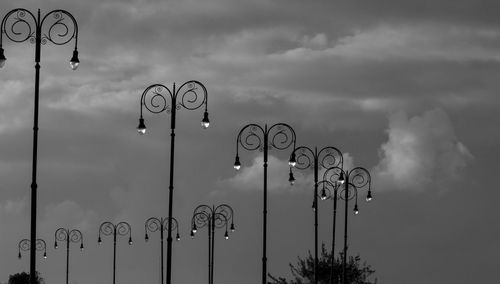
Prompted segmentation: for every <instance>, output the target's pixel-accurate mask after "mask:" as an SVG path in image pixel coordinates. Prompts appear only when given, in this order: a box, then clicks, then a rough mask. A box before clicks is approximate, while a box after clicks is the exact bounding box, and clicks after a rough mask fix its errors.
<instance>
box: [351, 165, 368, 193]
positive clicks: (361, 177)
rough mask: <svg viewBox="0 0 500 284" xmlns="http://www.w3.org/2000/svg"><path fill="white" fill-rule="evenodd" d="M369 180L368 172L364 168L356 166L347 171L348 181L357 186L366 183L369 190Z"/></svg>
mask: <svg viewBox="0 0 500 284" xmlns="http://www.w3.org/2000/svg"><path fill="white" fill-rule="evenodd" d="M371 180H372V178H371V175H370V172H369V171H368V170H367V169H365V168H362V167H356V168H354V169H352V170H351V171H350V172H349V181H350V182H351V183H352V184H353V185H354V186H355V187H357V188H361V187H365V186H366V185H368V190H370V187H371Z"/></svg>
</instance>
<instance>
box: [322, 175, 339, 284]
mask: <svg viewBox="0 0 500 284" xmlns="http://www.w3.org/2000/svg"><path fill="white" fill-rule="evenodd" d="M338 185H339V183H331V182H329V181H327V180H322V181H320V182H318V187H320V186H322V188H321V193H320V194H319V198H320V199H321V200H327V199H332V200H333V222H332V228H333V229H332V250H331V256H332V259H331V262H330V284H335V283H336V282H337V281H336V278H337V277H338V276H336V275H335V273H334V269H333V268H334V265H335V227H336V219H337V199H338V197H337V189H338V187H339V186H338Z"/></svg>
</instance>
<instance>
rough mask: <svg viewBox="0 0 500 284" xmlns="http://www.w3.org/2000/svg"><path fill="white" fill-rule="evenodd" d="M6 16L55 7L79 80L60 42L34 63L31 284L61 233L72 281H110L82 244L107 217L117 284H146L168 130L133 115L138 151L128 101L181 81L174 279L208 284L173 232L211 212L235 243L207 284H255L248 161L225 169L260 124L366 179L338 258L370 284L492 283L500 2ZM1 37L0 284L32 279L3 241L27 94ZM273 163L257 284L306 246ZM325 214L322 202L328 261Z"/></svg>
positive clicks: (23, 189) (140, 3)
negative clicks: (72, 37) (190, 107)
mask: <svg viewBox="0 0 500 284" xmlns="http://www.w3.org/2000/svg"><path fill="white" fill-rule="evenodd" d="M18 7H22V8H27V9H29V10H31V11H33V12H35V11H36V9H38V8H40V9H42V14H44V13H47V12H48V11H51V10H53V9H65V10H67V11H69V12H71V13H72V14H73V15H74V17H75V18H76V20H77V22H78V24H79V29H80V34H79V42H78V49H79V51H80V60H81V65H80V68H79V69H78V70H77V71H71V70H70V68H69V59H70V58H71V54H72V48H73V45H72V44H68V45H66V46H61V47H59V46H54V45H53V44H50V43H49V44H47V45H45V46H43V47H42V62H41V65H42V68H41V88H40V90H41V96H40V97H41V101H40V132H39V164H38V166H39V167H38V186H39V194H38V197H39V198H38V205H39V206H38V236H39V237H41V238H44V239H45V240H46V241H47V244H48V246H49V247H48V255H49V258H48V259H47V260H43V259H42V258H41V257H40V256H39V258H38V259H37V269H38V270H39V271H41V273H42V275H43V277H45V278H46V281H47V283H63V281H64V269H65V259H64V257H65V253H64V251H63V250H60V249H59V250H54V249H53V247H52V244H53V242H54V232H55V230H56V229H57V228H59V227H65V228H70V229H72V228H76V229H80V230H81V231H82V232H83V234H84V242H85V247H86V250H85V251H84V252H83V253H80V252H79V250H78V245H74V246H72V250H71V257H70V258H71V259H70V264H71V267H70V282H71V283H78V284H85V283H109V282H111V277H112V238H103V244H102V245H101V246H99V247H98V246H97V234H98V227H99V225H100V224H101V223H102V222H104V221H112V222H119V221H127V222H129V223H130V224H131V225H132V234H133V236H132V237H133V238H134V244H133V245H132V246H128V244H127V240H126V239H125V238H123V239H119V242H118V251H117V256H118V262H117V281H118V282H120V283H124V284H127V283H155V282H156V283H158V282H159V268H160V266H159V252H158V248H159V235H158V234H152V235H150V239H151V240H150V242H149V243H145V242H144V239H143V236H144V222H145V220H146V219H147V218H149V217H151V216H157V217H161V216H166V215H167V201H168V195H167V186H168V171H169V166H168V165H169V164H168V161H169V149H170V136H169V132H170V130H169V128H170V118H169V116H168V115H166V114H159V115H154V114H151V113H145V119H146V123H147V126H148V134H147V135H145V136H139V135H138V134H137V131H136V127H137V124H138V116H139V100H140V95H141V93H142V91H143V90H144V89H145V88H146V87H147V86H149V85H151V84H154V83H162V84H165V85H167V86H171V85H172V84H173V83H174V82H176V83H177V84H181V83H183V82H185V81H188V80H192V79H194V80H198V81H200V82H202V83H203V84H204V85H205V86H206V88H207V90H208V100H209V110H208V111H209V113H210V120H211V125H210V128H209V129H207V130H203V129H201V127H200V120H201V118H202V116H203V110H197V111H186V110H180V111H179V112H178V114H177V129H176V139H177V140H176V152H175V156H176V162H175V193H174V216H175V217H176V218H177V219H178V220H179V222H180V228H181V231H180V234H181V237H182V240H181V241H180V242H175V243H174V246H173V249H174V251H173V260H174V261H173V280H174V283H204V282H205V281H206V278H207V274H208V272H207V254H208V248H207V236H206V229H202V230H200V232H201V233H200V234H199V235H197V236H196V238H195V239H190V238H189V229H190V228H189V222H190V220H191V216H192V212H193V210H194V208H195V207H196V206H197V205H199V204H208V205H212V204H214V205H218V204H221V203H227V204H229V205H231V206H232V207H233V208H234V211H235V225H236V227H237V231H236V232H235V233H234V234H232V235H231V238H230V239H229V240H227V241H226V240H224V239H223V231H217V232H216V243H215V281H216V282H217V283H221V284H222V283H224V284H229V283H239V284H255V283H259V281H260V279H261V278H260V277H261V250H262V240H261V236H262V223H261V222H262V214H261V212H262V178H263V176H262V153H260V152H246V151H242V152H241V153H240V159H241V162H242V164H243V166H242V169H241V171H240V172H235V171H234V170H233V167H232V165H233V162H234V155H235V152H234V150H235V141H236V136H237V134H238V131H239V129H240V128H241V127H243V126H244V125H246V124H248V123H259V124H261V125H263V124H265V123H268V124H274V123H277V122H284V123H287V124H289V125H291V126H292V127H293V128H294V129H295V132H296V133H297V143H298V146H299V145H305V146H309V147H314V146H318V147H319V148H321V147H324V146H334V147H337V148H338V149H340V150H341V151H343V152H344V154H345V156H346V157H347V159H346V160H349V164H351V165H354V166H363V167H365V168H367V169H369V170H370V172H371V174H372V177H373V181H372V190H373V195H374V199H373V202H371V203H368V204H366V203H364V202H362V203H360V214H359V215H357V216H354V215H351V216H349V218H350V219H349V222H350V223H349V252H350V253H352V254H359V255H360V256H361V258H362V259H363V260H366V261H367V263H368V264H370V265H372V267H373V268H374V269H375V270H376V277H377V278H378V280H379V283H384V284H400V283H405V284H424V283H425V284H434V283H436V284H437V283H493V282H497V278H498V270H499V269H500V266H499V265H498V263H499V262H498V259H497V258H498V255H500V228H499V226H498V219H497V216H498V213H497V212H496V210H495V207H496V201H497V200H498V199H499V198H500V192H499V191H498V190H496V189H497V187H498V182H497V181H496V180H495V176H497V173H496V170H497V169H498V167H497V166H496V165H497V157H498V156H499V152H500V148H499V147H498V145H500V134H499V133H500V132H499V131H498V125H499V124H500V116H499V115H498V113H499V111H500V97H499V96H498V93H499V92H500V80H499V78H500V21H499V17H498V9H499V8H500V7H499V4H498V3H497V1H493V0H484V1H472V0H443V1H408V0H380V1H326V0H315V1H300V0H251V1H250V0H247V1H245V0H168V1H163V0H86V1H73V0H72V1H67V0H64V1H63V0H37V1H34V0H31V1H29V0H16V1H2V2H1V3H0V13H1V16H2V17H3V16H4V15H5V14H6V13H7V12H8V11H10V10H11V9H14V8H18ZM3 40H4V42H3V47H4V49H5V55H6V57H7V58H8V59H7V62H6V65H5V67H4V68H3V69H1V70H0V232H1V234H0V282H6V281H7V280H8V276H9V274H14V273H17V272H20V271H29V255H28V253H24V254H23V258H22V259H21V260H19V259H17V244H18V242H19V240H21V239H23V238H28V237H29V231H30V227H29V215H30V183H31V157H32V152H31V151H32V133H33V132H32V127H33V91H34V68H33V65H34V63H33V62H34V46H33V45H32V44H30V43H29V42H25V43H21V44H19V43H13V42H11V41H9V40H8V39H6V38H5V37H4V39H3ZM288 155H289V152H288V151H271V152H270V159H269V160H270V164H269V190H270V192H269V219H268V221H269V230H268V237H269V240H268V271H269V272H270V273H271V274H273V275H277V276H284V277H289V276H290V272H289V267H288V264H289V263H290V262H292V263H295V262H296V257H297V256H299V255H300V256H303V255H306V254H307V252H308V251H309V250H312V249H313V236H314V235H313V212H312V210H311V200H312V186H313V181H312V180H311V173H312V172H308V171H304V172H302V173H301V174H297V175H296V176H297V179H298V180H297V183H296V185H294V186H293V187H290V186H289V185H288V182H287V178H288V172H287V170H288V168H287V164H286V160H287V156H288ZM342 209H343V206H342V205H340V210H341V211H342ZM331 211H332V203H331V202H322V203H321V204H320V211H319V213H320V241H321V242H325V243H327V245H328V247H329V245H330V241H331V237H330V236H331V230H332V228H331V225H330V224H331V218H332V214H331ZM339 218H343V214H340V215H339ZM338 224H339V228H338V230H337V232H339V233H338V234H337V240H338V242H337V244H338V245H337V248H338V249H340V248H341V246H342V242H341V239H342V234H341V233H340V232H341V231H342V230H341V229H340V228H341V227H340V226H343V223H342V222H341V221H340V219H339V222H338Z"/></svg>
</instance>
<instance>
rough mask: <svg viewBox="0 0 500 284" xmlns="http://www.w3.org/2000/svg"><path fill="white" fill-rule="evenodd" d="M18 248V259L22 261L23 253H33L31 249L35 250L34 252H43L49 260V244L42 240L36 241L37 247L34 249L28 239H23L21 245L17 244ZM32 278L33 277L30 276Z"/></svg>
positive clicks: (44, 256)
mask: <svg viewBox="0 0 500 284" xmlns="http://www.w3.org/2000/svg"><path fill="white" fill-rule="evenodd" d="M17 248H18V254H17V257H18V258H19V259H21V251H28V250H29V251H30V252H31V249H32V248H33V249H34V250H37V251H43V258H44V259H46V258H47V244H46V243H45V241H44V240H42V239H36V242H35V246H34V247H32V246H31V241H30V240H28V239H22V240H20V241H19V243H18V244H17ZM30 275H31V274H30ZM30 277H31V276H30Z"/></svg>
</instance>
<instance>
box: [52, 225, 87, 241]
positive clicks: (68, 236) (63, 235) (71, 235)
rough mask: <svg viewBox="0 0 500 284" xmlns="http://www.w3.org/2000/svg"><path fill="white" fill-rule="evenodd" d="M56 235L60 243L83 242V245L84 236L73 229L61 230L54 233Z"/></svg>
mask: <svg viewBox="0 0 500 284" xmlns="http://www.w3.org/2000/svg"><path fill="white" fill-rule="evenodd" d="M54 235H55V240H56V242H57V241H60V242H69V243H70V242H71V243H78V242H81V243H82V244H83V235H82V232H81V231H80V230H77V229H73V230H69V229H66V228H59V229H57V230H56V232H55V233H54Z"/></svg>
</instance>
